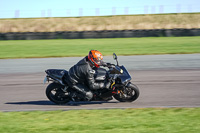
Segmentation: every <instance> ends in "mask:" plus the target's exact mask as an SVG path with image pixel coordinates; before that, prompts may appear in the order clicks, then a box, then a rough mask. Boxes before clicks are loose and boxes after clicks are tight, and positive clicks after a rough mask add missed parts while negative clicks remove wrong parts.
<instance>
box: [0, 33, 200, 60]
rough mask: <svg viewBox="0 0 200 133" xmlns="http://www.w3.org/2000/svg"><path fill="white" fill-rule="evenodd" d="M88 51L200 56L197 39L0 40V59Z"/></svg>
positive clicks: (105, 53) (199, 42)
mask: <svg viewBox="0 0 200 133" xmlns="http://www.w3.org/2000/svg"><path fill="white" fill-rule="evenodd" d="M91 49H97V50H99V51H101V52H102V54H103V55H111V54H112V53H113V52H116V54H118V55H152V54H190V53H200V37H199V36H197V37H149V38H148V37H146V38H112V39H74V40H69V39H68V40H67V39H66V40H14V41H0V58H1V59H6V58H42V57H70V56H71V57H72V56H85V55H87V53H88V51H89V50H91Z"/></svg>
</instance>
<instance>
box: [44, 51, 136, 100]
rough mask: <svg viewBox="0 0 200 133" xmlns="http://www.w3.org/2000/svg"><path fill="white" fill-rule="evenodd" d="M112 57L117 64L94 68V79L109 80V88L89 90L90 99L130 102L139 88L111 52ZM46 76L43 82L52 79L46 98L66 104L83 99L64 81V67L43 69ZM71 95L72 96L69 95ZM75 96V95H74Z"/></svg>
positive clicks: (98, 80) (65, 73) (134, 98)
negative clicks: (113, 99) (91, 95)
mask: <svg viewBox="0 0 200 133" xmlns="http://www.w3.org/2000/svg"><path fill="white" fill-rule="evenodd" d="M113 58H114V60H116V62H117V65H115V64H111V63H104V64H103V66H104V67H106V69H104V68H96V69H94V70H95V75H94V78H95V81H96V82H104V80H107V81H109V82H111V86H110V88H109V89H106V88H104V89H98V90H91V91H92V93H93V98H92V99H91V101H109V100H112V97H114V98H115V99H117V100H118V101H120V102H132V101H135V100H136V99H137V98H138V97H139V89H138V87H137V86H136V85H134V84H132V83H131V82H130V81H131V76H130V74H129V73H128V71H127V70H126V68H125V67H124V66H123V65H122V66H119V64H118V60H117V55H116V54H115V53H113ZM45 72H46V74H47V75H46V77H45V79H44V83H46V82H47V81H48V82H49V81H52V83H50V84H49V85H48V86H47V88H46V96H47V97H48V99H49V100H50V101H52V102H54V103H56V104H66V103H68V102H70V101H84V100H83V99H80V98H79V96H80V95H79V94H78V93H79V92H76V90H74V89H72V88H70V87H69V86H68V85H67V83H66V82H65V78H66V76H65V75H67V73H68V71H66V70H64V69H48V70H46V71H45ZM71 94H75V95H73V97H72V96H71ZM74 96H76V97H74Z"/></svg>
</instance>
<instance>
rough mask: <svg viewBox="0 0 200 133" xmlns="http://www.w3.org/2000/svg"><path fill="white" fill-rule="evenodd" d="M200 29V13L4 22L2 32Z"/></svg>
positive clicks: (21, 19) (0, 27)
mask: <svg viewBox="0 0 200 133" xmlns="http://www.w3.org/2000/svg"><path fill="white" fill-rule="evenodd" d="M174 28H187V29H191V28H200V13H183V14H182V13H181V14H180V13H179V14H155V15H153V14H146V15H121V16H120V15H119V16H97V17H89V16H88V17H71V18H25V19H23V18H18V19H0V32H3V33H5V32H55V31H93V30H132V29H174Z"/></svg>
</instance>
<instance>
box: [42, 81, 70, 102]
mask: <svg viewBox="0 0 200 133" xmlns="http://www.w3.org/2000/svg"><path fill="white" fill-rule="evenodd" d="M64 87H65V86H63V85H61V84H58V83H51V84H49V85H48V86H47V88H46V96H47V98H48V99H49V100H50V101H52V102H54V103H55V104H66V103H68V102H69V101H70V99H69V96H67V95H66V93H65V92H64V91H63V89H64Z"/></svg>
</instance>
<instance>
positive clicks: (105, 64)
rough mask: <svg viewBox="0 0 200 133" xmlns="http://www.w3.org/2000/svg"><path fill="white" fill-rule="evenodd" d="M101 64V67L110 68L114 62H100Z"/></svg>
mask: <svg viewBox="0 0 200 133" xmlns="http://www.w3.org/2000/svg"><path fill="white" fill-rule="evenodd" d="M102 66H103V67H108V68H112V67H114V66H115V64H111V63H106V62H102Z"/></svg>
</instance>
